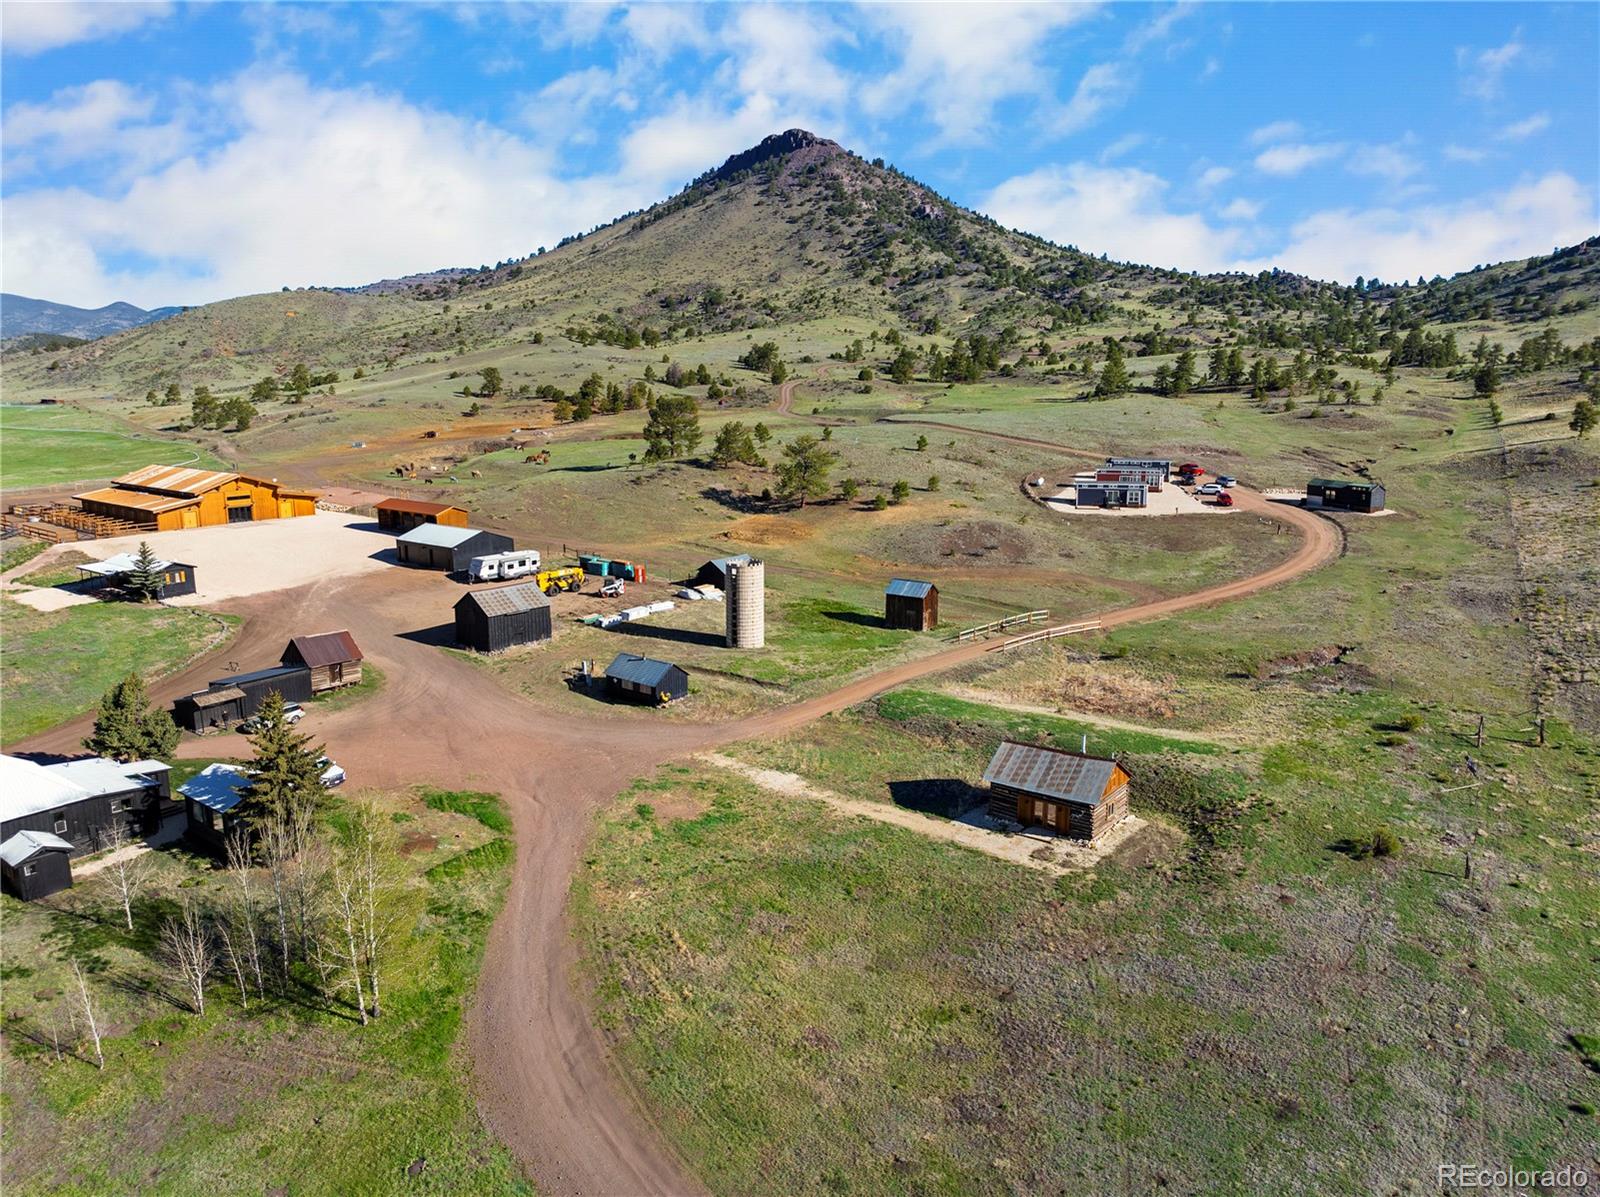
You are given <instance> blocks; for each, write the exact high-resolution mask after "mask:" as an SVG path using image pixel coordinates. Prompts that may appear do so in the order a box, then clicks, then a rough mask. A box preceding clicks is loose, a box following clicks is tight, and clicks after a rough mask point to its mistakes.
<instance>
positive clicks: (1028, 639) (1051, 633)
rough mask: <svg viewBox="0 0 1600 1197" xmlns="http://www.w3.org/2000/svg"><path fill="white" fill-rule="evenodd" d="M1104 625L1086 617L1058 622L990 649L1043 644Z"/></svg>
mask: <svg viewBox="0 0 1600 1197" xmlns="http://www.w3.org/2000/svg"><path fill="white" fill-rule="evenodd" d="M1103 626H1104V625H1103V624H1102V623H1101V622H1100V621H1099V620H1098V619H1086V620H1084V621H1083V622H1082V623H1063V624H1057V625H1056V626H1055V627H1053V628H1040V629H1039V630H1038V631H1037V632H1028V633H1027V634H1026V635H1023V636H1013V637H1012V638H1011V639H1010V640H1002V641H1001V642H1000V643H999V644H997V645H995V646H994V647H993V648H991V649H990V650H989V651H990V652H1004V651H1005V650H1006V649H1008V648H1021V647H1023V646H1024V645H1027V644H1043V643H1045V641H1047V640H1055V639H1057V638H1058V637H1061V636H1077V635H1080V634H1082V633H1084V632H1098V631H1100V629H1101V628H1102V627H1103Z"/></svg>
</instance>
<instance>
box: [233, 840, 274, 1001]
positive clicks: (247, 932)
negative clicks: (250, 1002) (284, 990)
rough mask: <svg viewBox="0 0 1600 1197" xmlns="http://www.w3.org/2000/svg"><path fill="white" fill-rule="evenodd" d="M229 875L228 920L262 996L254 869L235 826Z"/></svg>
mask: <svg viewBox="0 0 1600 1197" xmlns="http://www.w3.org/2000/svg"><path fill="white" fill-rule="evenodd" d="M226 847H227V853H228V875H229V876H230V877H231V878H232V879H233V883H234V884H233V901H232V902H231V904H230V908H231V916H230V921H231V922H232V923H233V924H234V928H235V932H236V934H237V935H238V936H239V939H240V944H239V952H240V955H241V956H242V957H243V959H244V963H245V965H246V966H247V967H248V968H249V971H250V974H251V975H252V976H253V977H254V978H255V982H256V993H257V994H258V995H259V996H261V997H265V996H266V993H267V987H266V981H265V979H264V978H263V977H262V975H261V935H260V932H259V931H258V930H257V927H256V924H257V922H258V921H259V913H260V912H259V911H258V910H257V908H256V894H255V882H254V878H253V873H254V870H253V868H252V862H251V859H250V840H249V837H248V836H247V835H246V834H245V832H244V830H243V829H242V828H237V827H236V828H234V830H233V831H232V832H231V833H230V834H229V836H228V840H227V845H226Z"/></svg>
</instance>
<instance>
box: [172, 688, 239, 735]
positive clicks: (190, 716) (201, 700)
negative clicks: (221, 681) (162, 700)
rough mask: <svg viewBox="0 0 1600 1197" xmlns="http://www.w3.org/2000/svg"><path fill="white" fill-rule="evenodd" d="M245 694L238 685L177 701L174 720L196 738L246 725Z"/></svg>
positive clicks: (207, 691)
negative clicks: (207, 733) (237, 725)
mask: <svg viewBox="0 0 1600 1197" xmlns="http://www.w3.org/2000/svg"><path fill="white" fill-rule="evenodd" d="M244 704H245V693H244V691H243V690H241V689H239V688H238V687H237V686H213V687H212V688H211V689H209V690H200V691H197V692H196V693H194V694H189V695H186V696H184V697H183V698H180V699H178V701H177V702H175V703H173V704H172V719H173V722H175V723H176V724H177V725H178V726H179V727H181V728H183V729H184V730H185V731H192V732H194V733H195V735H197V736H198V735H204V734H205V733H206V732H210V731H219V730H221V729H222V728H227V727H233V726H234V725H235V724H238V723H243V722H244V720H245V713H244Z"/></svg>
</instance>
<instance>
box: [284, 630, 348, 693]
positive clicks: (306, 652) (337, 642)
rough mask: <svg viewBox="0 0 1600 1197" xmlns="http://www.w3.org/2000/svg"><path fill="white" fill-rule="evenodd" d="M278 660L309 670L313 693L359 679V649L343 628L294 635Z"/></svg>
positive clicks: (333, 688)
mask: <svg viewBox="0 0 1600 1197" xmlns="http://www.w3.org/2000/svg"><path fill="white" fill-rule="evenodd" d="M279 661H280V663H281V664H283V665H286V666H290V667H293V666H298V665H303V666H305V667H306V668H307V669H309V670H311V692H312V693H313V694H321V693H322V692H323V691H324V690H337V689H338V688H339V687H340V686H354V685H355V684H356V683H358V682H359V681H360V680H361V661H362V655H361V649H359V648H358V647H357V646H356V640H355V637H354V636H352V635H351V634H350V633H349V632H346V631H342V630H341V631H337V632H317V633H316V634H314V635H311V636H296V637H295V638H294V639H293V640H291V641H289V647H287V648H285V649H284V650H283V656H282V657H281V658H279Z"/></svg>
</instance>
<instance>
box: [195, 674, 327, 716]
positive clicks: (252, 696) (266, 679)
mask: <svg viewBox="0 0 1600 1197" xmlns="http://www.w3.org/2000/svg"><path fill="white" fill-rule="evenodd" d="M211 689H213V690H242V691H243V692H244V717H245V718H246V719H249V718H251V717H252V716H253V715H255V713H256V712H257V711H259V710H260V709H261V708H262V706H263V705H265V703H266V701H267V696H268V695H269V694H278V695H281V696H282V697H283V700H284V701H285V702H310V701H311V670H310V669H309V668H307V667H306V666H304V665H275V666H273V667H272V668H271V669H257V670H255V671H254V672H252V673H231V674H229V675H228V676H227V677H219V678H213V679H212V681H211Z"/></svg>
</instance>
